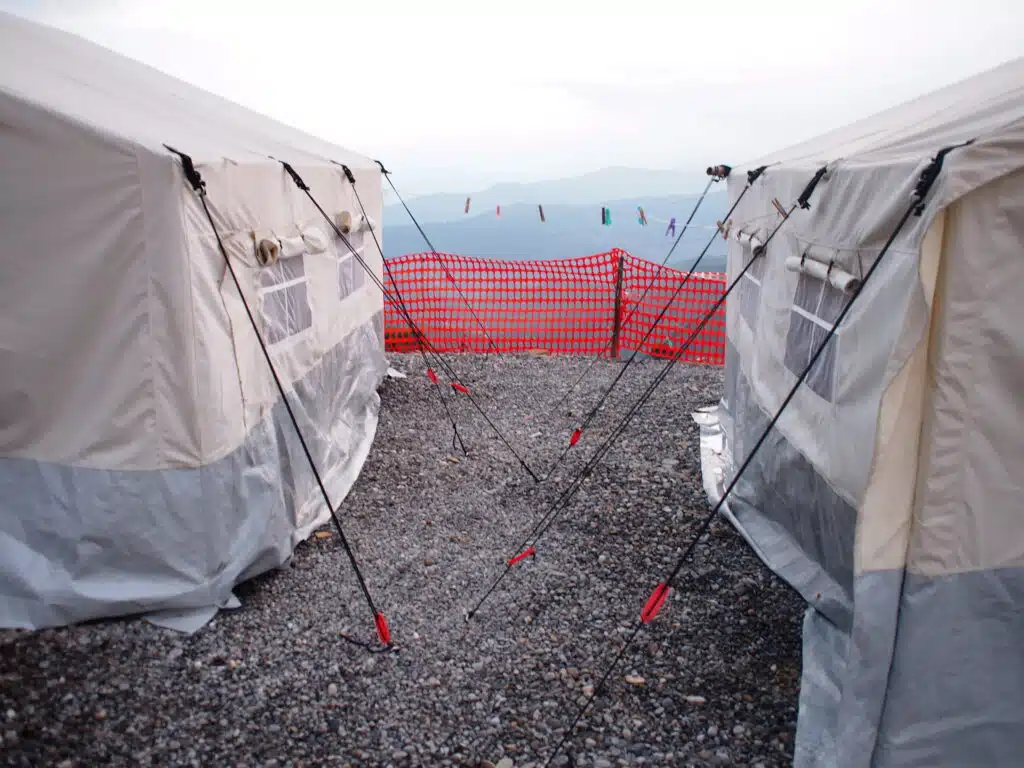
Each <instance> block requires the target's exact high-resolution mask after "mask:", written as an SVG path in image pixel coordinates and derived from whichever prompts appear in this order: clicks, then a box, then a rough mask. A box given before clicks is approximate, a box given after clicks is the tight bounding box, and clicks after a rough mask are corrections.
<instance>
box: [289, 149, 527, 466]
mask: <svg viewBox="0 0 1024 768" xmlns="http://www.w3.org/2000/svg"><path fill="white" fill-rule="evenodd" d="M278 162H280V163H281V165H282V166H283V167H284V169H285V171H286V172H287V173H288V175H289V176H290V177H291V180H292V181H293V182H294V184H295V186H297V187H298V188H299V189H300V190H301V191H302V192H303V193H304V194H305V195H306V197H308V198H309V201H310V202H311V203H312V204H313V206H314V207H315V208H316V209H317V210H318V211H320V214H321V215H322V216H323V217H324V219H325V220H326V221H327V223H328V224H329V225H330V226H331V228H332V229H333V230H334V233H335V234H336V235H337V236H338V238H339V239H340V240H341V242H342V243H343V244H344V245H345V247H346V248H348V250H349V251H350V252H351V253H352V256H353V257H354V258H355V259H357V260H358V261H359V263H360V264H361V265H362V267H363V269H364V270H366V273H367V274H368V275H369V276H370V278H371V279H372V280H373V281H374V284H376V285H377V287H378V288H379V289H380V290H381V292H382V293H383V294H384V297H385V298H386V299H388V300H389V301H391V302H392V304H393V305H394V306H395V307H396V308H398V309H399V311H400V312H402V314H403V317H404V319H405V320H406V322H407V323H408V325H409V328H410V330H412V331H413V333H414V335H416V337H417V338H418V339H419V340H420V343H422V344H424V345H425V346H426V348H427V350H428V351H430V352H431V353H432V354H433V355H434V357H435V358H436V359H437V361H438V364H439V365H440V366H441V368H442V369H443V370H444V371H445V373H447V374H448V376H449V377H450V378H451V385H452V389H454V390H455V391H456V392H460V393H462V394H463V395H465V396H466V398H467V399H468V400H469V402H470V403H472V405H473V407H474V408H476V410H477V412H478V413H479V414H480V415H481V416H482V417H483V419H484V421H486V422H487V425H488V426H489V427H490V428H491V429H492V430H493V431H494V433H495V434H496V435H497V436H498V439H499V440H500V441H501V443H502V444H503V445H504V446H505V447H506V448H507V449H508V450H509V452H510V453H511V454H512V455H513V456H514V457H515V459H516V461H518V462H519V465H520V466H521V467H522V468H523V469H524V470H525V471H526V473H527V474H528V475H529V476H530V477H531V478H532V479H533V480H534V481H535V482H540V478H539V477H538V476H537V474H536V473H535V472H534V471H533V469H532V468H531V467H530V465H529V464H528V463H527V462H526V460H525V459H524V458H523V457H522V456H521V455H520V454H519V452H518V451H516V449H515V448H514V447H513V446H512V444H511V443H510V442H509V440H508V438H506V437H505V435H504V434H503V433H502V431H501V430H500V429H498V427H497V425H496V424H495V423H494V422H493V421H492V420H491V418H490V417H489V416H488V415H487V412H486V411H484V409H483V408H482V407H481V406H480V404H479V403H478V402H477V401H476V399H475V398H474V397H473V395H472V393H471V392H470V390H469V387H467V386H466V385H465V384H463V383H462V381H461V380H460V378H459V376H458V374H457V373H456V372H455V370H454V368H452V366H451V365H449V364H448V362H447V361H446V360H445V359H444V357H442V356H441V354H440V352H438V351H437V349H435V348H434V346H433V345H432V344H430V341H429V340H428V339H427V337H426V335H425V334H424V333H423V331H422V330H420V328H419V326H418V325H416V321H415V320H413V319H412V315H411V314H410V313H409V310H408V308H407V307H405V305H404V302H402V300H401V297H400V296H397V297H394V298H392V295H393V294H391V293H390V292H389V291H388V290H387V289H386V288H385V287H384V284H383V283H382V282H381V281H380V280H379V279H378V278H377V276H376V275H375V274H374V273H373V270H372V269H370V267H369V265H368V264H367V263H366V262H365V261H363V259H362V257H361V256H360V255H359V253H358V251H356V249H355V248H353V247H352V243H351V242H349V239H348V238H347V237H346V236H345V233H344V232H342V231H341V229H340V228H339V227H338V225H337V224H336V223H335V222H334V220H333V219H332V218H331V217H330V216H328V215H327V211H325V210H324V209H323V207H322V206H321V205H320V203H319V202H317V199H316V198H315V197H313V193H312V191H311V190H310V188H309V185H308V184H306V182H305V181H303V179H302V177H301V176H299V174H298V172H296V170H295V169H294V168H293V167H292V166H291V165H289V164H288V163H287V162H285V161H283V160H278ZM381 168H382V169H383V166H381ZM403 310H404V312H403ZM427 374H428V375H429V376H430V378H431V381H435V379H436V374H435V373H434V372H433V370H432V369H430V368H428V369H427ZM435 383H436V381H435ZM453 423H454V420H453ZM457 435H458V430H456V436H457Z"/></svg>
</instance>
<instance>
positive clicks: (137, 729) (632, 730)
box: [0, 356, 802, 768]
mask: <svg viewBox="0 0 1024 768" xmlns="http://www.w3.org/2000/svg"><path fill="white" fill-rule="evenodd" d="M451 360H452V362H453V364H454V365H455V366H456V368H457V369H458V370H459V371H460V373H461V374H462V375H463V379H464V380H465V381H466V382H467V383H470V384H471V386H472V389H473V392H474V395H475V397H476V398H477V400H478V401H479V402H480V403H481V405H482V407H483V408H484V409H485V410H486V411H487V413H488V414H489V415H491V416H492V418H493V420H494V421H495V422H496V423H497V424H499V425H500V427H501V428H502V429H503V431H504V432H505V433H506V434H507V435H508V437H509V439H510V441H511V442H512V443H513V444H514V445H515V446H517V447H518V448H519V449H520V450H521V452H522V453H523V455H524V456H525V457H526V458H527V460H528V461H529V462H530V463H531V464H532V465H534V466H535V467H536V468H538V469H539V468H541V467H545V466H548V465H550V463H551V462H552V461H553V460H554V458H555V457H556V456H557V455H558V454H559V453H561V452H562V449H563V448H564V446H565V445H566V444H567V441H568V438H569V435H570V434H571V432H572V430H573V428H574V427H575V426H576V425H577V424H578V422H579V419H580V414H581V413H582V412H585V411H586V409H587V407H588V406H589V405H590V404H592V403H593V402H594V399H595V397H596V395H597V393H598V392H599V391H600V389H601V387H602V386H603V385H605V384H606V383H607V382H609V381H610V380H611V378H612V377H613V376H614V375H615V373H616V371H617V370H618V368H619V364H614V363H605V362H602V363H599V364H597V365H596V366H595V367H594V369H593V371H592V373H591V375H590V376H589V378H588V379H587V381H586V382H585V384H584V385H583V386H581V388H580V389H579V391H578V392H577V393H576V394H574V396H572V397H571V398H570V399H569V400H568V401H567V402H566V403H565V404H564V405H563V406H561V407H560V408H559V409H557V410H552V409H551V406H552V405H553V404H554V401H555V400H557V399H558V397H559V396H560V395H561V394H562V393H563V392H564V390H565V388H566V387H567V386H568V384H569V383H571V382H572V381H574V380H575V378H576V376H578V375H579V373H580V372H581V371H582V370H583V367H584V366H585V365H587V364H588V361H586V360H580V359H572V358H547V357H540V358H538V357H530V356H522V357H506V358H505V359H503V360H501V359H497V358H495V357H490V358H485V357H482V356H477V357H459V358H454V357H453V358H451ZM392 362H393V364H394V365H395V366H396V367H398V368H400V369H404V370H406V371H407V372H408V373H409V374H410V375H409V378H408V379H405V380H389V381H386V382H385V384H384V385H383V387H382V388H381V397H382V403H383V404H382V412H381V424H380V431H379V433H378V436H377V439H376V442H375V445H374V449H373V451H372V453H371V455H370V459H369V461H368V463H367V465H366V467H365V469H364V470H363V473H362V475H361V477H360V479H359V481H358V483H357V485H356V487H355V489H354V490H353V492H352V494H351V496H350V497H349V499H348V500H347V502H346V504H345V508H344V509H345V515H346V526H347V529H348V533H349V536H350V538H351V539H352V542H353V545H354V547H355V548H356V551H357V553H358V556H359V559H360V561H361V563H362V565H363V568H364V569H365V574H366V578H367V581H368V584H369V588H370V590H371V591H372V593H373V594H374V596H375V598H376V600H377V602H378V603H379V604H380V606H381V608H382V610H383V611H384V612H385V613H386V614H387V616H388V618H389V620H390V623H391V627H392V632H393V635H394V639H395V641H396V643H397V644H398V645H399V646H400V650H399V651H398V652H395V653H386V654H376V655H371V654H368V653H367V652H366V651H365V650H364V649H361V648H359V647H357V646H355V645H352V644H350V643H347V642H345V641H344V640H342V639H341V638H340V637H339V633H340V632H347V633H349V634H351V635H353V636H356V637H360V638H362V639H366V640H369V639H371V638H372V636H373V630H372V622H371V620H370V616H369V612H368V609H367V607H366V604H365V603H364V602H362V600H361V597H360V594H359V592H358V591H357V587H356V584H355V580H354V578H353V577H352V575H351V572H350V569H349V566H348V563H347V561H346V559H345V557H344V553H343V552H342V550H341V548H340V546H339V543H338V539H337V537H336V536H334V535H330V536H327V537H324V538H319V537H317V538H311V539H310V540H309V541H308V542H306V543H304V544H302V545H300V546H299V548H298V550H297V552H296V555H295V558H294V560H293V563H292V565H291V567H289V568H285V569H282V570H280V571H276V572H274V573H271V574H267V575H265V576H262V577H260V578H258V579H255V580H253V581H251V582H249V583H246V584H244V585H241V586H240V587H239V588H238V590H237V593H238V595H239V597H240V598H241V601H242V608H240V609H237V610H234V611H227V612H222V613H221V614H220V615H219V616H218V617H217V618H216V619H215V620H214V621H213V622H212V623H211V624H209V625H208V626H207V627H205V628H204V629H202V630H201V631H200V632H198V633H196V634H195V635H193V636H191V637H189V636H183V635H179V634H176V633H173V632H171V631H168V630H163V629H159V628H157V627H154V626H152V625H150V624H148V623H146V622H143V621H137V620H136V621H109V622H98V623H93V624H90V625H84V626H78V627H73V628H69V629H60V630H48V631H44V632H39V633H20V632H7V633H3V634H0V736H2V743H0V762H2V763H3V764H7V765H62V766H73V765H97V764H110V763H118V764H129V763H130V764H142V765H150V764H152V765H216V766H222V765H224V766H226V765H238V766H250V765H253V766H255V765H264V766H271V765H276V766H286V765H296V766H298V765H315V764H321V763H333V764H338V765H346V764H348V765H380V766H385V765H393V766H396V767H397V766H406V765H424V766H430V765H480V764H481V761H484V760H489V761H491V762H492V763H494V764H495V765H498V766H500V767H501V768H506V767H507V766H509V765H515V766H516V767H517V768H522V767H523V766H528V765H531V764H534V763H536V764H537V765H538V766H539V765H543V764H544V761H545V760H547V759H548V757H549V756H550V754H551V752H552V750H553V748H554V746H555V744H556V743H557V742H558V741H559V740H560V739H561V736H562V734H563V733H564V729H565V728H566V727H567V726H568V725H569V723H570V722H571V720H572V717H573V715H574V714H575V710H576V708H577V706H578V704H579V702H580V701H582V700H583V697H584V696H585V695H586V694H587V693H588V692H589V691H590V690H592V685H593V684H594V682H595V681H596V678H598V677H599V676H600V673H601V672H602V671H603V670H604V668H605V667H606V665H607V663H608V662H609V661H610V659H611V657H612V656H613V655H614V653H615V652H616V651H617V650H618V648H619V647H620V644H621V641H622V639H623V637H624V636H625V634H626V632H627V631H628V629H629V627H630V626H631V625H632V623H633V622H635V620H636V617H637V615H638V613H639V610H640V608H641V607H642V606H643V604H644V602H645V601H646V599H647V597H648V595H649V594H650V592H651V589H652V588H653V586H654V585H655V584H656V583H657V582H658V581H659V580H660V579H661V578H662V577H663V576H664V575H665V574H666V573H667V572H668V570H670V568H671V566H672V564H673V563H674V561H675V559H676V558H677V557H678V553H679V552H680V551H681V550H682V548H683V547H684V546H685V545H686V543H687V542H688V541H689V532H690V531H692V530H693V529H694V526H696V525H697V524H698V523H699V521H700V519H701V517H702V516H704V515H705V514H706V513H707V511H708V506H707V502H706V499H705V496H704V493H703V491H702V488H701V481H700V468H699V457H698V448H699V444H698V432H697V428H696V425H695V424H694V423H693V422H692V419H691V418H690V413H691V412H692V411H693V410H694V409H695V408H697V407H699V406H703V405H708V404H710V403H712V402H714V401H715V400H717V398H718V396H719V392H720V389H721V372H720V371H719V370H717V369H714V368H706V367H699V366H690V367H686V366H681V365H680V366H676V368H675V369H674V370H673V372H672V374H671V375H670V376H669V377H668V379H667V380H666V381H665V382H664V384H663V385H662V386H661V387H660V388H659V389H658V390H657V392H656V393H655V395H654V397H653V398H652V399H651V401H650V403H649V404H648V405H647V406H646V407H645V408H644V410H643V411H641V414H640V416H639V417H638V419H637V420H636V421H635V422H634V424H633V425H632V426H631V427H630V428H629V429H628V431H627V432H626V434H625V435H624V437H623V438H622V440H621V441H619V442H618V443H617V444H616V447H615V448H614V449H613V450H612V451H611V453H610V454H609V456H608V457H607V459H606V461H605V462H604V463H603V464H602V465H601V466H600V468H599V469H598V470H597V471H596V472H595V473H594V475H593V476H592V477H591V478H590V479H589V480H588V481H587V482H586V483H585V484H584V486H583V488H582V490H581V491H580V493H579V494H578V495H577V496H576V497H575V499H574V500H573V501H572V503H571V504H570V505H569V506H568V508H567V509H566V510H565V511H564V512H563V513H562V516H561V517H560V518H559V519H558V522H557V523H556V524H555V525H554V526H553V527H552V528H551V529H550V531H549V532H548V533H547V535H546V536H544V537H543V538H542V539H541V541H540V543H539V544H538V546H537V552H538V556H537V558H536V559H534V560H526V561H524V562H522V563H521V564H519V565H517V566H516V568H515V569H514V570H513V571H512V572H511V573H510V575H509V576H508V578H507V579H506V580H505V581H504V582H503V583H502V585H501V586H500V587H499V589H498V590H497V591H495V593H494V594H493V595H492V597H491V599H490V600H489V601H488V602H487V603H485V605H484V607H483V608H482V610H481V611H480V613H479V614H478V615H477V616H476V617H475V618H474V620H473V621H472V622H469V623H467V622H466V621H465V619H464V616H465V613H466V612H467V610H468V609H469V608H470V607H471V606H472V604H473V602H475V599H476V598H477V597H478V596H479V595H480V594H481V593H482V592H483V591H484V589H486V587H487V586H488V585H489V583H490V582H491V581H492V580H493V579H494V577H496V576H497V575H498V573H499V572H500V571H501V570H502V567H503V561H504V560H505V559H506V558H508V557H510V556H511V555H513V554H515V552H514V548H515V547H516V546H517V544H518V543H519V541H520V540H521V539H522V538H523V537H524V535H525V534H526V532H527V531H529V529H530V528H531V527H532V526H533V524H534V522H536V520H537V519H538V518H539V517H540V515H541V514H543V512H544V511H545V509H546V507H545V501H547V502H548V503H550V501H551V500H552V499H553V498H554V497H555V496H557V494H558V493H559V492H560V491H561V489H562V488H564V486H565V484H566V483H567V482H568V481H569V479H570V478H571V477H572V475H573V472H574V471H575V470H576V469H578V468H579V467H580V466H582V463H583V461H585V460H586V459H587V458H589V456H590V455H591V453H592V451H593V450H594V449H595V448H596V447H597V445H599V443H600V441H601V439H603V437H604V436H605V435H606V434H607V433H608V430H609V429H610V427H611V425H612V424H613V417H616V416H617V415H618V414H620V413H622V409H623V407H624V406H625V404H626V403H627V402H628V401H631V400H632V399H634V398H635V397H636V396H637V394H638V393H639V392H640V391H642V387H643V386H644V384H645V383H646V382H647V381H650V379H651V378H652V377H653V376H654V375H655V374H656V373H657V371H658V370H660V368H661V365H662V364H661V363H659V362H657V361H653V360H644V361H641V362H638V363H637V364H635V365H633V366H631V368H630V370H629V371H628V373H627V374H626V376H625V377H624V379H623V382H622V384H620V390H621V391H619V390H617V394H616V395H613V396H612V398H611V399H610V400H609V403H608V404H607V406H606V408H605V410H604V412H603V413H602V415H601V416H600V417H599V418H598V420H597V422H596V423H595V426H594V428H593V429H591V430H590V431H588V433H587V434H586V435H585V436H584V438H583V440H582V441H581V442H580V443H579V445H578V446H577V447H576V448H575V449H573V450H572V451H570V453H569V456H568V457H567V458H566V460H565V462H563V464H562V465H561V466H560V467H559V468H558V469H557V470H556V471H555V472H554V474H553V475H552V477H551V478H550V480H549V481H548V483H546V484H544V485H540V486H537V485H535V484H534V483H533V481H532V480H530V479H529V477H528V476H527V475H526V474H525V473H524V472H523V471H522V469H521V467H519V465H518V464H517V463H516V461H515V459H514V458H512V457H511V455H510V454H509V453H508V452H507V451H506V450H505V448H504V447H503V446H502V445H501V443H500V442H499V441H498V440H497V438H496V437H495V436H494V435H493V433H491V432H490V431H489V430H488V429H487V427H486V425H485V424H484V423H483V421H482V419H481V418H480V417H479V416H478V415H477V414H476V412H475V411H474V410H473V409H472V407H471V406H470V405H469V403H468V402H467V401H466V400H465V398H464V397H461V398H460V400H459V401H457V402H455V401H453V406H452V407H453V412H454V413H455V414H456V416H457V419H458V422H459V426H460V432H461V433H462V434H463V435H464V437H465V440H466V443H467V446H468V447H469V449H470V456H469V457H468V458H467V457H464V456H462V455H461V454H460V455H459V456H455V455H454V454H453V453H452V447H451V437H452V435H451V427H450V425H448V424H447V423H446V420H445V417H444V415H443V412H442V411H441V410H440V407H439V405H438V402H437V396H436V394H435V393H434V392H433V389H432V387H431V386H430V385H429V382H428V381H427V379H426V377H425V376H424V375H423V366H422V363H421V361H420V360H419V358H417V357H412V356H393V357H392ZM325 530H329V529H325ZM706 538H707V540H706V541H705V542H703V543H702V544H701V545H700V546H699V547H698V548H697V550H696V553H695V556H694V558H693V560H692V561H691V564H690V566H689V567H688V568H686V569H685V570H684V571H683V573H682V575H681V577H680V580H679V582H678V587H679V589H678V590H675V591H674V592H673V595H672V597H671V598H670V600H669V602H668V603H666V605H665V607H664V608H663V609H662V612H661V614H660V615H659V617H658V619H657V620H656V621H655V622H653V623H652V624H650V625H648V626H647V628H646V630H645V631H644V632H642V633H641V635H640V636H639V638H638V642H637V643H636V644H635V645H634V646H633V647H632V649H631V650H630V652H629V653H627V655H626V656H625V657H624V659H623V663H622V664H621V665H620V666H619V668H618V670H617V672H616V674H614V675H613V676H612V678H611V679H610V681H609V684H608V686H607V688H606V689H605V691H604V692H603V694H602V695H600V696H598V698H597V699H596V700H595V702H594V704H593V706H592V708H591V710H590V712H589V714H588V715H587V716H586V717H585V718H584V719H583V720H582V721H581V723H580V726H579V727H578V728H577V729H576V730H575V731H574V733H573V735H572V739H571V741H570V743H569V745H568V747H567V749H566V750H564V751H563V753H562V755H561V756H560V757H559V758H558V759H557V760H556V761H555V762H554V764H555V765H587V766H595V768H596V767H600V766H605V767H607V766H620V765H640V764H648V765H748V766H756V765H764V766H769V765H785V764H789V763H790V762H791V759H792V745H793V734H794V728H795V723H796V701H797V694H798V687H799V677H800V638H799V633H800V617H801V613H802V605H801V602H800V600H799V598H798V597H797V596H796V595H795V594H794V593H792V592H791V591H790V590H789V589H788V588H787V587H786V586H785V585H784V584H782V583H780V582H779V581H778V580H777V579H775V578H774V577H773V576H772V575H771V574H770V573H768V572H767V571H766V570H765V569H764V568H763V567H762V566H761V565H760V562H759V561H758V560H757V559H756V557H754V555H753V554H752V553H751V552H750V550H749V549H748V548H747V547H746V545H745V544H744V543H743V541H742V540H741V539H740V537H739V536H738V535H737V534H736V533H735V532H734V531H733V530H732V529H731V528H730V527H729V526H728V525H727V524H726V523H725V522H716V523H715V525H714V526H713V527H712V529H711V531H710V533H709V534H708V536H707V537H706ZM483 764H484V765H486V763H483Z"/></svg>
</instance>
